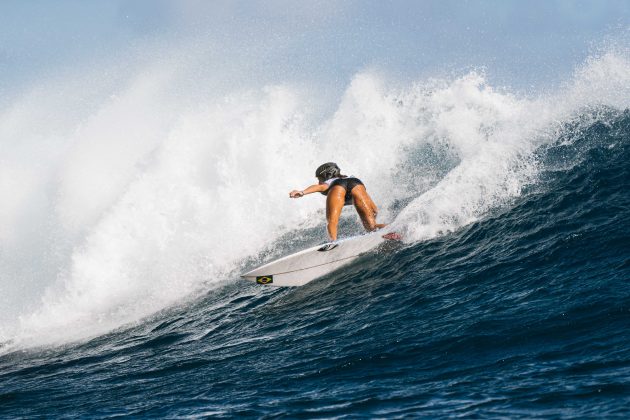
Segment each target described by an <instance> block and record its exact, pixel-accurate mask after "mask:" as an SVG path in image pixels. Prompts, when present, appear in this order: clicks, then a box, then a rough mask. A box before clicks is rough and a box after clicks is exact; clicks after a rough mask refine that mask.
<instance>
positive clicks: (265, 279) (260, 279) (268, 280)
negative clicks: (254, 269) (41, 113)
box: [256, 276, 273, 284]
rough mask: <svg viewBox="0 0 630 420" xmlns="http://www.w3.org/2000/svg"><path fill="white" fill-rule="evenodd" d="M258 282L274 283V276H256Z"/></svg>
mask: <svg viewBox="0 0 630 420" xmlns="http://www.w3.org/2000/svg"><path fill="white" fill-rule="evenodd" d="M256 283H258V284H269V283H273V276H256Z"/></svg>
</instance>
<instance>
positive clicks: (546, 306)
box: [0, 105, 630, 418]
mask: <svg viewBox="0 0 630 420" xmlns="http://www.w3.org/2000/svg"><path fill="white" fill-rule="evenodd" d="M554 133H555V134H554V136H555V137H554V138H551V139H548V141H545V142H540V143H538V144H537V145H536V147H535V148H534V149H533V150H532V152H531V155H530V157H531V159H532V162H534V163H533V164H535V166H536V167H537V168H538V171H537V174H536V177H535V179H533V180H531V181H530V182H527V183H526V184H524V185H523V188H522V189H521V190H519V193H518V194H514V195H511V196H510V198H509V200H503V201H502V202H500V203H498V204H497V205H494V206H490V207H488V209H487V210H485V211H483V212H482V213H480V214H479V215H478V216H479V217H476V220H474V221H472V222H470V223H461V224H460V226H459V227H457V228H455V229H445V230H444V231H443V232H441V233H439V234H436V235H429V236H428V237H427V238H424V239H418V240H411V241H405V242H404V243H403V244H401V245H400V246H399V247H395V248H393V249H386V250H378V251H375V252H374V253H371V254H369V255H365V256H364V257H362V258H361V259H360V260H359V261H358V262H355V263H353V264H351V265H349V266H347V267H345V268H343V269H341V270H340V271H338V272H335V273H333V274H330V275H328V276H326V277H324V278H321V279H319V280H316V281H313V282H312V283H309V284H307V285H305V286H303V287H300V288H272V287H265V286H260V285H256V284H252V283H249V282H246V281H243V280H240V279H238V271H239V270H240V269H246V268H251V267H253V266H255V265H256V264H258V263H260V262H263V261H265V260H269V259H271V258H272V257H274V256H276V255H272V254H273V252H267V254H263V255H262V256H260V255H259V256H256V255H252V256H251V257H250V258H249V259H246V260H244V261H242V262H241V263H240V264H241V265H240V266H239V270H236V271H233V272H232V273H231V274H230V275H229V276H227V277H224V278H222V279H221V281H219V282H212V287H208V288H207V289H206V290H205V291H203V292H201V293H197V294H194V295H193V296H192V297H188V298H183V299H180V300H178V301H177V303H175V304H173V305H170V306H166V307H165V308H162V309H160V310H157V311H153V313H152V314H150V315H148V316H143V317H139V318H138V319H135V320H132V322H127V323H123V324H122V325H120V326H117V327H115V328H113V329H111V328H110V329H109V331H106V332H104V333H102V334H95V335H94V336H92V337H88V338H81V339H77V340H74V339H64V340H60V341H61V343H51V344H45V343H44V344H38V345H33V346H30V345H23V346H21V345H16V346H15V347H11V346H10V344H9V347H7V348H8V350H6V351H5V352H4V353H3V354H2V355H1V356H0V417H2V418H54V417H64V418H75V417H87V418H108V417H119V416H131V417H149V418H154V417H169V418H182V417H185V418H189V417H191V418H198V417H219V418H221V417H250V418H275V417H287V418H357V417H363V418H401V417H411V418H417V417H426V418H434V417H468V418H541V417H544V418H594V417H598V418H628V417H630V328H629V327H630V112H629V111H628V110H627V109H626V110H624V109H618V108H614V107H607V106H605V105H602V106H599V107H597V108H588V109H584V110H581V111H580V112H579V113H577V114H575V115H574V118H572V119H571V120H565V121H560V123H559V126H558V127H557V129H556V130H555V131H554ZM440 160H442V161H443V160H444V159H441V158H440ZM498 164H499V162H497V165H498ZM427 165H428V166H427ZM430 165H431V163H430V162H429V163H426V162H425V168H426V167H430ZM446 166H447V167H448V165H446ZM451 166H457V164H454V165H451ZM449 168H450V167H448V168H446V169H445V171H444V173H447V172H448V169H449ZM309 176H310V171H309ZM443 176H444V174H438V175H437V176H436V179H440V178H441V177H443ZM435 185H438V184H436V183H435V182H434V183H433V184H432V185H428V186H427V187H426V189H427V190H429V189H431V188H435ZM287 188H288V187H287ZM410 200H411V198H408V199H407V201H405V200H404V199H401V200H400V201H399V202H397V203H393V204H391V208H392V209H393V210H392V213H393V214H395V213H396V212H400V211H402V210H401V209H402V208H404V207H405V206H406V205H407V203H408V202H409V201H410ZM319 204H321V203H319ZM319 204H318V205H319ZM349 217H350V216H349ZM352 220H353V219H352ZM348 223H350V222H348ZM129 229H131V228H129ZM304 229H305V230H303V231H306V232H307V231H308V229H309V228H304ZM318 232H319V231H318ZM286 235H288V236H287V237H290V238H293V239H294V242H291V243H293V244H294V245H292V248H291V247H290V249H283V250H281V251H277V253H288V252H294V251H297V250H298V249H301V247H302V245H303V243H304V242H308V241H311V242H316V241H318V240H319V241H320V240H321V239H322V238H321V237H315V236H312V235H311V236H308V235H310V234H308V235H307V236H308V238H310V239H307V240H305V239H304V238H302V239H300V238H299V237H298V236H299V235H298V234H297V233H295V231H293V233H287V234H286ZM273 243H277V241H276V242H274V241H271V244H267V245H266V246H267V247H268V248H269V247H271V248H273V247H274V245H273ZM114 263H115V262H113V263H112V264H114ZM102 269H105V267H102ZM134 299H135V302H137V303H138V305H147V304H149V303H146V301H143V300H142V299H141V298H140V297H138V295H134ZM91 302H92V304H93V305H98V302H95V301H91ZM107 311H110V312H107ZM115 311H116V307H114V308H113V309H112V308H106V309H105V310H103V312H102V313H105V314H109V316H111V317H115V316H116V314H115ZM80 316H81V315H79V316H78V317H79V318H80ZM105 317H106V316H105ZM91 322H92V323H93V324H90V325H97V324H98V322H99V321H98V320H92V321H91ZM68 328H72V327H68ZM57 331H58V330H57ZM9 341H10V340H9Z"/></svg>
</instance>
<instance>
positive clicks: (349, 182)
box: [322, 177, 363, 206]
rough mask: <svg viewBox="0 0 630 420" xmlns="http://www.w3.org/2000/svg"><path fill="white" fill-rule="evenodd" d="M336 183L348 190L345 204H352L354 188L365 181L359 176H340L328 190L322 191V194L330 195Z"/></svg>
mask: <svg viewBox="0 0 630 420" xmlns="http://www.w3.org/2000/svg"><path fill="white" fill-rule="evenodd" d="M335 185H341V186H342V187H343V188H344V189H345V190H346V197H345V203H344V206H349V205H350V204H352V189H353V188H354V187H356V186H357V185H363V182H361V180H360V179H359V178H355V177H347V178H338V179H335V180H334V181H333V182H331V183H330V186H329V187H328V189H327V190H326V191H322V194H324V195H328V191H330V189H331V188H332V187H334V186H335Z"/></svg>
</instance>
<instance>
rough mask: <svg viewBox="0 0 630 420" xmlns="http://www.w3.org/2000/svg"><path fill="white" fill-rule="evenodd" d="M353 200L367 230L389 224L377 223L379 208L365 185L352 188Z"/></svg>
mask: <svg viewBox="0 0 630 420" xmlns="http://www.w3.org/2000/svg"><path fill="white" fill-rule="evenodd" d="M352 201H353V202H354V208H355V209H357V213H359V217H360V218H361V222H362V223H363V227H364V228H365V230H367V231H368V232H371V231H373V230H376V229H380V228H383V227H385V226H387V225H384V224H382V223H376V215H377V214H378V208H377V207H376V204H374V201H372V198H370V196H369V194H368V193H367V190H366V189H365V186H364V185H357V186H356V187H354V188H353V189H352Z"/></svg>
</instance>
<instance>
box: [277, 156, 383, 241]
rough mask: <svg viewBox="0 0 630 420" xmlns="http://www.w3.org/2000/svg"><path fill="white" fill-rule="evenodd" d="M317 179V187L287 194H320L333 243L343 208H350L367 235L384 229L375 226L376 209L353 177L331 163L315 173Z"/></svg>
mask: <svg viewBox="0 0 630 420" xmlns="http://www.w3.org/2000/svg"><path fill="white" fill-rule="evenodd" d="M315 176H316V177H317V179H318V180H319V183H318V184H314V185H311V186H309V187H307V188H305V189H303V190H301V191H298V190H293V191H291V192H290V193H289V197H291V198H300V197H303V196H305V195H306V194H312V193H316V192H319V193H322V194H324V195H325V196H326V220H327V221H328V236H330V239H331V240H333V241H336V240H337V224H338V223H339V216H341V210H342V209H343V206H348V205H350V204H353V205H354V208H355V209H356V210H357V213H358V214H359V217H360V218H361V222H362V223H363V227H364V228H365V230H367V231H368V232H372V231H374V230H377V229H380V228H383V227H385V226H386V225H384V224H380V223H376V215H377V213H378V208H377V207H376V204H374V201H372V199H371V198H370V196H369V195H368V193H367V190H366V189H365V185H363V182H361V180H360V179H358V178H356V177H354V176H346V175H341V170H340V169H339V166H337V164H336V163H334V162H327V163H324V164H323V165H321V166H320V167H319V168H317V170H316V171H315Z"/></svg>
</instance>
